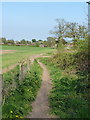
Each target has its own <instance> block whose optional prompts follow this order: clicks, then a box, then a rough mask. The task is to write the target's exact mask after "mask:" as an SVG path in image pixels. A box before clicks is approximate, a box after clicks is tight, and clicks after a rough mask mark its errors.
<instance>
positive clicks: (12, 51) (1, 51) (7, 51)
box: [0, 50, 16, 54]
mask: <svg viewBox="0 0 90 120" xmlns="http://www.w3.org/2000/svg"><path fill="white" fill-rule="evenodd" d="M14 52H16V50H0V54H7V53H14Z"/></svg>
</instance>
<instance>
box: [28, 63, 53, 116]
mask: <svg viewBox="0 0 90 120" xmlns="http://www.w3.org/2000/svg"><path fill="white" fill-rule="evenodd" d="M38 63H39V65H40V66H41V68H42V69H43V74H42V85H41V88H40V90H39V92H38V95H37V97H36V100H35V101H34V102H33V104H32V108H33V109H32V112H31V113H30V115H28V116H27V118H55V116H51V115H49V112H50V108H49V103H48V101H49V100H48V95H49V93H50V90H51V89H52V85H51V81H50V75H49V71H48V69H47V68H46V66H45V65H44V64H42V63H41V62H39V61H38Z"/></svg>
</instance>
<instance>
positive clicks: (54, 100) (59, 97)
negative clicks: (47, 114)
mask: <svg viewBox="0 0 90 120" xmlns="http://www.w3.org/2000/svg"><path fill="white" fill-rule="evenodd" d="M86 45H87V40H86V41H84V40H83V41H79V43H77V45H76V46H75V48H74V47H73V48H72V49H70V50H69V51H66V50H65V49H63V50H62V49H60V51H59V52H58V53H57V54H56V55H55V56H54V57H53V58H49V59H48V58H42V59H41V61H42V62H43V63H45V64H46V65H47V66H48V68H49V70H50V75H51V79H52V83H53V88H52V91H51V94H50V96H49V102H50V107H51V113H52V114H55V115H57V116H59V117H60V118H90V115H89V106H88V105H89V91H90V89H89V83H90V82H89V81H88V77H89V73H88V65H87V63H88V53H87V50H88V47H87V46H86ZM76 47H77V50H76ZM72 51H73V52H72Z"/></svg>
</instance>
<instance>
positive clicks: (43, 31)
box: [0, 2, 88, 40]
mask: <svg viewBox="0 0 90 120" xmlns="http://www.w3.org/2000/svg"><path fill="white" fill-rule="evenodd" d="M87 7H88V6H87V4H86V3H85V2H5V3H2V21H3V22H2V36H3V37H6V38H7V39H14V40H21V39H26V40H31V39H33V38H35V39H37V40H39V39H42V40H46V38H47V37H48V36H51V35H50V33H49V31H50V30H53V29H54V26H55V25H56V24H57V23H56V21H55V19H56V18H64V19H65V20H66V21H71V22H78V23H79V24H83V23H86V22H87V21H86V17H87ZM0 26H1V25H0ZM0 37H1V36H0Z"/></svg>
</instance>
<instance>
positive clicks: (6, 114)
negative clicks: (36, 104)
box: [2, 61, 42, 118]
mask: <svg viewBox="0 0 90 120" xmlns="http://www.w3.org/2000/svg"><path fill="white" fill-rule="evenodd" d="M36 68H37V69H36ZM41 72H42V70H41V68H40V66H39V65H38V63H37V62H36V61H35V62H34V64H33V65H32V66H31V68H30V71H28V73H27V74H26V76H25V78H24V80H23V81H22V82H21V83H20V84H19V82H18V81H17V88H16V90H13V91H11V92H10V93H9V95H8V96H7V98H6V100H5V103H4V105H3V107H2V117H3V118H23V117H25V116H26V115H27V114H28V112H30V111H31V110H32V107H31V103H32V102H33V101H34V100H35V98H36V95H37V91H38V89H39V87H40V85H41ZM4 78H8V79H9V80H10V78H11V76H10V75H9V74H8V73H7V76H6V74H5V77H4Z"/></svg>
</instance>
